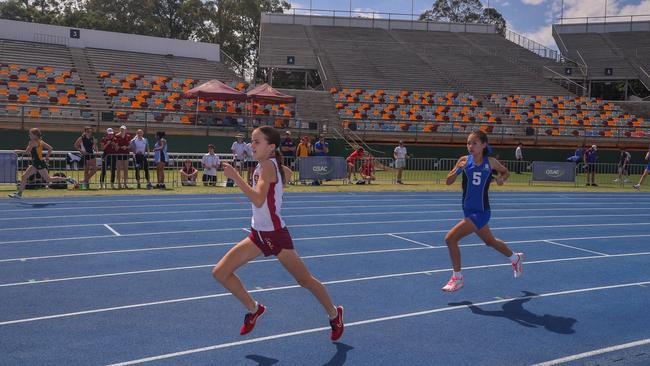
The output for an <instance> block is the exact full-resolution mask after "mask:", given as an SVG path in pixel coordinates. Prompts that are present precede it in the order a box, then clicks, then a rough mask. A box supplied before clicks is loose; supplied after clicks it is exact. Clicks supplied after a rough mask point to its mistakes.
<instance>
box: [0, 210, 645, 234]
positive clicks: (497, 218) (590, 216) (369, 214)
mask: <svg viewBox="0 0 650 366" xmlns="http://www.w3.org/2000/svg"><path fill="white" fill-rule="evenodd" d="M644 210H645V208H644ZM499 211H508V210H499ZM526 211H531V210H526ZM552 211H557V210H552ZM436 213H455V214H457V213H458V210H448V211H400V212H368V213H366V212H364V213H333V214H313V215H282V217H283V218H289V217H297V218H305V217H329V216H359V215H364V216H377V215H379V216H381V215H407V214H408V215H412V214H419V215H423V214H436ZM641 216H646V217H650V214H595V215H589V214H579V215H535V216H503V217H493V218H492V220H512V219H558V218H593V217H641ZM225 220H250V215H248V216H240V217H223V218H215V217H212V218H203V219H178V220H153V221H124V222H109V223H107V224H101V223H97V224H70V225H46V226H25V227H12V228H2V229H0V231H15V230H42V229H60V228H73V227H92V226H101V225H103V226H107V225H144V224H171V223H181V222H205V221H225ZM454 220H460V219H459V218H458V217H453V218H437V219H427V220H424V221H454ZM408 221H412V222H418V221H417V220H408ZM388 222H393V221H388ZM394 222H404V221H394ZM371 223H374V222H371ZM315 225H321V226H322V225H338V224H336V223H331V224H315ZM296 226H314V225H312V224H302V225H293V226H289V227H296Z"/></svg>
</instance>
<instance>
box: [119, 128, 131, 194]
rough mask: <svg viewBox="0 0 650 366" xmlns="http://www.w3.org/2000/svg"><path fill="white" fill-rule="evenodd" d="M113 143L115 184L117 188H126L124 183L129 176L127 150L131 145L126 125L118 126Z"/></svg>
mask: <svg viewBox="0 0 650 366" xmlns="http://www.w3.org/2000/svg"><path fill="white" fill-rule="evenodd" d="M115 145H116V147H117V153H116V160H117V184H118V186H119V188H125V189H128V188H129V187H128V186H127V185H126V182H127V179H128V178H129V155H130V154H129V151H130V147H131V135H129V134H128V133H127V132H126V126H124V125H122V127H120V133H118V134H117V135H115Z"/></svg>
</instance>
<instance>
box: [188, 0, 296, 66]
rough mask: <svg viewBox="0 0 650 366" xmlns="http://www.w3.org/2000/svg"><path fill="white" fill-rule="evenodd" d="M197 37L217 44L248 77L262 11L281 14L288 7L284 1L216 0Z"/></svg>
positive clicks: (254, 59) (254, 63)
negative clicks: (204, 25) (207, 19)
mask: <svg viewBox="0 0 650 366" xmlns="http://www.w3.org/2000/svg"><path fill="white" fill-rule="evenodd" d="M210 6H211V7H212V9H211V12H210V17H209V21H208V22H207V23H206V24H207V26H206V27H203V28H202V29H201V30H200V32H199V35H200V36H199V37H198V38H199V40H203V41H206V42H213V43H218V44H219V45H220V47H221V49H222V50H223V52H225V53H226V54H228V55H229V56H230V57H231V58H232V59H233V60H234V62H235V63H236V64H237V66H236V67H237V68H238V71H240V72H241V73H246V74H247V75H248V76H249V77H251V76H252V72H254V70H256V68H257V64H258V56H259V55H258V52H259V44H260V39H259V34H260V23H261V14H262V13H282V12H284V11H285V10H288V9H290V8H291V5H290V4H289V3H288V2H287V1H284V0H216V1H214V2H211V3H210Z"/></svg>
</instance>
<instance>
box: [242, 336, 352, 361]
mask: <svg viewBox="0 0 650 366" xmlns="http://www.w3.org/2000/svg"><path fill="white" fill-rule="evenodd" d="M334 345H335V346H336V353H335V354H334V356H332V359H331V360H329V361H328V362H326V363H325V364H323V366H342V365H345V362H346V360H347V358H348V352H349V351H351V350H353V349H354V347H352V346H348V345H347V344H345V343H341V342H334ZM246 358H247V359H249V360H251V361H254V362H257V366H272V365H275V364H277V363H279V362H280V360H276V359H275V358H270V357H264V356H260V355H248V356H246Z"/></svg>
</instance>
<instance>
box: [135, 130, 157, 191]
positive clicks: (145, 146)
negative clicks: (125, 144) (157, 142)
mask: <svg viewBox="0 0 650 366" xmlns="http://www.w3.org/2000/svg"><path fill="white" fill-rule="evenodd" d="M131 152H132V153H133V154H135V155H134V158H133V163H134V164H133V165H134V166H135V180H136V181H137V184H138V189H140V188H141V187H140V170H144V177H145V179H146V180H147V189H152V188H153V186H152V185H151V179H150V178H149V158H148V157H149V141H148V140H147V138H146V137H144V131H142V130H140V129H139V130H138V131H137V132H136V135H135V137H134V138H133V140H131Z"/></svg>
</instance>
